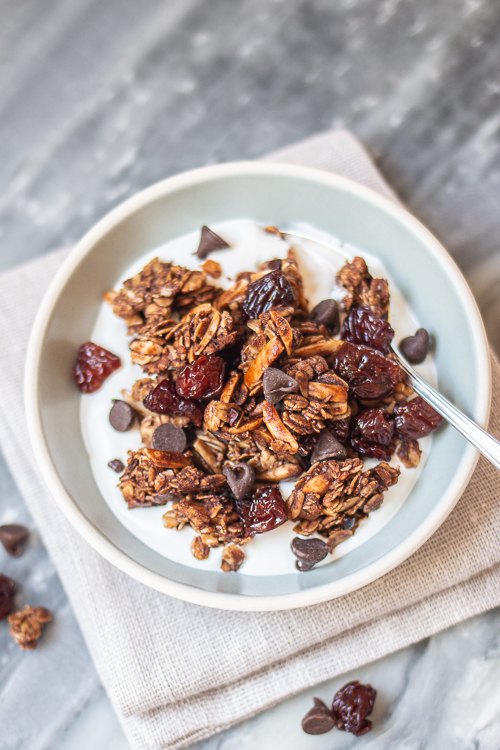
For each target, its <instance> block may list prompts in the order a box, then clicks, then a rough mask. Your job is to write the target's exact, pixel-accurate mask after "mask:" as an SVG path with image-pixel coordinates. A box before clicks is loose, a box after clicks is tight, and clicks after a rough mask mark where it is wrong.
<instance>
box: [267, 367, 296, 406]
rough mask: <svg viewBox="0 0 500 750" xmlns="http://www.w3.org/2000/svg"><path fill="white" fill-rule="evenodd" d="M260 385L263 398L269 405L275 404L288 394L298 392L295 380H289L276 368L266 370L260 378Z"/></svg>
mask: <svg viewBox="0 0 500 750" xmlns="http://www.w3.org/2000/svg"><path fill="white" fill-rule="evenodd" d="M262 385H263V387H264V398H265V399H266V401H268V402H269V403H270V404H277V403H278V401H281V399H282V398H284V397H285V396H287V395H288V394H289V393H296V392H297V391H298V390H299V384H298V383H297V381H296V380H295V378H291V377H290V375H287V374H286V373H284V372H282V371H281V370H278V368H277V367H268V368H267V370H266V371H265V372H264V376H263V378H262Z"/></svg>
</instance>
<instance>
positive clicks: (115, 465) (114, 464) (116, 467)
mask: <svg viewBox="0 0 500 750" xmlns="http://www.w3.org/2000/svg"><path fill="white" fill-rule="evenodd" d="M108 466H109V468H110V469H113V471H116V473H117V474H121V473H122V471H123V469H124V468H125V465H124V463H123V461H120V459H119V458H114V459H113V460H112V461H109V462H108Z"/></svg>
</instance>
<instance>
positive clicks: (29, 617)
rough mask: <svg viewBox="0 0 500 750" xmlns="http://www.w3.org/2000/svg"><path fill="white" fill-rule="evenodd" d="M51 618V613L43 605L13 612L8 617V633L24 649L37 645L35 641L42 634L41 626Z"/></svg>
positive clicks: (30, 648) (27, 649)
mask: <svg viewBox="0 0 500 750" xmlns="http://www.w3.org/2000/svg"><path fill="white" fill-rule="evenodd" d="M51 620H52V615H51V614H50V612H49V610H48V609H45V608H44V607H30V606H29V605H26V607H25V608H24V609H20V610H18V611H17V612H13V613H12V614H11V615H9V617H8V622H9V624H10V626H11V627H10V630H9V632H10V634H11V636H12V637H13V638H14V640H15V641H16V643H17V644H18V645H19V646H21V648H22V649H24V650H25V651H31V650H32V649H34V648H36V647H37V641H38V639H39V638H40V636H41V635H42V630H43V626H44V625H45V624H46V623H47V622H50V621H51Z"/></svg>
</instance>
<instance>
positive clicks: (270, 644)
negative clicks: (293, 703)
mask: <svg viewBox="0 0 500 750" xmlns="http://www.w3.org/2000/svg"><path fill="white" fill-rule="evenodd" d="M271 158H274V159H276V160H279V161H289V162H296V163H303V164H309V165H312V166H315V167H319V168H323V169H328V170H331V171H335V172H339V173H342V174H344V175H346V176H348V177H351V178H353V179H356V180H358V181H360V182H363V183H365V184H366V185H369V186H370V187H372V188H374V189H375V190H379V191H380V192H382V193H384V194H386V195H388V196H389V197H393V198H394V197H395V196H394V194H393V193H392V191H391V190H390V189H389V188H388V186H387V185H386V184H385V183H384V181H383V180H382V178H381V176H380V174H379V173H378V172H377V170H376V169H375V167H374V165H373V164H372V162H371V160H370V158H369V157H368V155H367V154H366V152H365V151H364V150H363V148H362V147H361V146H360V144H359V143H358V142H357V141H356V140H355V139H354V138H353V137H352V136H351V135H349V134H348V133H346V132H331V133H326V134H323V135H320V136H317V137H315V138H312V139H309V140H308V141H306V142H304V143H301V144H298V145H296V146H293V147H291V148H288V149H285V150H283V151H281V152H279V153H276V154H274V155H273V156H272V157H271ZM67 252H68V251H59V252H56V253H53V254H51V255H48V256H46V257H44V258H41V259H39V260H37V261H35V262H32V263H30V264H28V265H25V266H22V267H20V268H17V269H14V270H13V271H9V272H8V273H5V274H4V275H3V276H2V277H1V278H0V290H1V294H0V332H1V336H2V339H3V346H2V357H1V358H0V377H1V380H2V384H3V398H2V402H1V405H0V445H1V448H2V450H3V451H4V454H5V456H6V458H7V461H8V463H9V465H10V468H11V470H12V474H13V476H14V477H15V479H16V481H17V482H18V484H19V488H20V490H21V492H22V493H23V496H24V498H25V500H26V503H27V505H28V506H29V508H30V510H31V512H32V514H33V517H34V519H35V521H36V523H37V524H38V527H39V529H40V531H41V533H42V536H43V538H44V541H45V543H46V545H47V548H48V550H49V552H50V554H51V556H52V559H53V560H54V563H55V565H56V566H57V569H58V571H59V575H60V577H61V579H62V582H63V584H64V586H65V588H66V590H67V592H68V596H69V598H70V600H71V602H72V605H73V607H74V610H75V612H76V616H77V618H78V620H79V623H80V626H81V629H82V631H83V634H84V636H85V639H86V642H87V644H88V647H89V649H90V652H91V654H92V657H93V659H94V661H95V663H96V666H97V669H98V671H99V674H100V676H101V678H102V681H103V683H104V686H105V687H106V689H107V691H108V693H109V695H110V697H111V699H112V701H113V704H114V706H115V708H116V711H117V713H118V716H119V717H120V720H121V721H122V723H123V727H124V729H125V732H126V733H127V736H128V738H129V741H130V743H131V745H132V747H133V748H134V749H135V750H159V749H160V748H181V747H185V746H186V745H189V744H191V743H193V742H194V741H196V740H199V739H202V738H204V737H208V736H210V735H211V734H214V733H215V732H218V731H220V730H222V729H225V728H226V727H229V726H230V725H232V724H235V723H236V722H239V721H242V720H243V719H246V718H248V717H250V716H252V715H253V714H255V713H257V712H259V711H262V710H263V709H265V708H268V707H270V706H272V705H273V704H275V703H277V702H279V701H282V700H283V699H285V698H287V697H289V696H291V695H293V694H295V693H298V692H300V691H302V690H305V689H306V688H308V687H310V686H312V685H314V684H315V683H318V682H321V681H323V680H326V679H329V678H332V677H334V676H335V675H338V674H341V673H342V672H345V671H347V670H350V669H353V668H354V667H356V666H359V665H361V664H363V663H366V662H368V661H370V660H373V659H377V658H379V657H381V656H384V655H385V654H388V653H390V652H392V651H395V650H397V649H399V648H402V647H403V646H406V645H408V644H410V643H414V642H416V641H418V640H420V639H421V638H424V637H426V636H429V635H431V634H433V633H436V632H437V631H439V630H441V629H442V628H446V627H448V626H450V625H453V624H454V623H457V622H459V621H461V620H464V619H465V618H467V617H470V616H471V615H475V614H477V613H479V612H483V611H485V610H487V609H489V608H491V607H494V606H497V605H499V604H500V545H499V544H498V537H499V535H500V503H499V502H498V498H499V494H500V473H499V472H497V471H496V470H495V469H493V468H492V466H491V465H490V464H489V463H488V462H487V461H486V460H484V459H482V458H480V460H479V463H478V465H477V468H476V470H475V472H474V474H473V476H472V478H471V480H470V483H469V485H468V487H467V489H466V491H465V493H464V494H463V496H462V498H461V500H460V501H459V503H458V505H457V506H456V508H455V509H454V511H453V512H452V513H451V515H450V516H449V517H448V519H447V520H446V521H445V522H444V523H443V525H442V526H441V527H440V529H439V530H438V531H437V532H436V533H435V534H434V535H433V536H432V538H431V539H429V541H427V542H426V544H425V545H424V546H423V547H421V548H420V549H419V550H418V551H417V552H416V553H415V554H414V555H413V556H412V557H411V558H409V559H408V560H407V561H406V562H405V563H403V564H402V565H400V566H399V567H398V568H396V569H395V570H393V571H392V572H391V573H389V574H388V575H386V576H384V577H383V578H380V579H379V580H377V581H375V582H374V583H371V584H370V585H369V586H366V587H365V588H363V589H361V590H359V591H356V592H354V593H352V594H349V595H347V596H344V597H342V598H340V599H336V600H334V601H331V602H327V603H325V604H321V605H316V606H312V607H308V608H305V609H299V610H294V611H289V612H274V613H258V612H256V613H239V612H223V611H220V610H213V609H207V608H204V607H198V606H196V605H194V604H186V603H184V602H181V601H178V600H176V599H172V598H169V597H168V596H165V595H163V594H159V593H157V592H156V591H152V590H151V589H149V588H147V587H146V586H143V585H142V584H140V583H137V582H136V581H134V580H132V579H131V578H128V577H127V576H126V575H125V574H124V573H121V572H120V571H119V570H117V569H116V568H114V567H113V566H112V565H110V564H109V563H108V562H106V560H104V559H103V558H102V557H100V556H99V555H98V554H97V553H96V552H94V550H93V549H91V548H90V547H89V546H88V545H87V544H86V542H84V541H83V539H81V538H80V536H79V535H78V533H77V532H76V531H75V530H74V529H73V528H72V527H71V526H70V525H69V523H68V522H67V521H66V519H65V518H64V517H63V516H62V514H61V513H60V511H59V510H58V508H57V506H56V505H55V503H54V501H53V499H52V498H51V497H50V496H49V494H48V492H47V490H46V489H45V487H44V486H43V482H42V480H41V479H40V476H39V474H38V471H37V468H36V465H35V462H34V458H33V456H32V454H31V453H30V451H29V449H28V445H29V440H28V436H27V430H26V424H25V416H24V413H23V408H22V383H21V380H20V378H19V371H20V365H21V363H22V362H23V361H24V357H25V352H26V345H27V341H28V336H29V332H30V329H31V326H32V323H33V319H34V316H35V313H36V310H37V307H38V305H39V303H40V300H41V297H42V295H43V293H44V292H45V289H46V288H47V285H48V283H49V282H50V280H51V279H52V276H53V275H54V273H55V271H56V270H57V269H58V267H59V266H60V264H61V263H62V261H63V260H64V258H65V257H66V254H67ZM19 299H22V300H23V303H22V305H20V304H19ZM492 369H493V403H492V416H491V420H490V429H491V431H492V432H493V434H495V435H497V436H500V368H499V365H498V363H497V361H496V360H495V358H494V357H493V356H492Z"/></svg>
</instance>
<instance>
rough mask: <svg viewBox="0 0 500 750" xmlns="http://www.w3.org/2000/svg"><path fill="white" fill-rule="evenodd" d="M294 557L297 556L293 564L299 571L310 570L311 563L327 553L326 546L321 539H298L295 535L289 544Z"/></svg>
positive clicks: (323, 557)
mask: <svg viewBox="0 0 500 750" xmlns="http://www.w3.org/2000/svg"><path fill="white" fill-rule="evenodd" d="M290 547H291V548H292V552H293V554H294V555H295V557H298V560H297V562H296V563H295V565H296V566H297V569H298V570H300V571H301V572H305V571H306V570H311V568H312V567H313V565H316V563H318V562H320V561H321V560H324V559H325V557H326V556H327V554H328V546H327V544H326V543H325V542H323V541H322V540H321V539H316V538H315V539H300V537H298V536H296V537H295V539H292V543H291V545H290Z"/></svg>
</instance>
